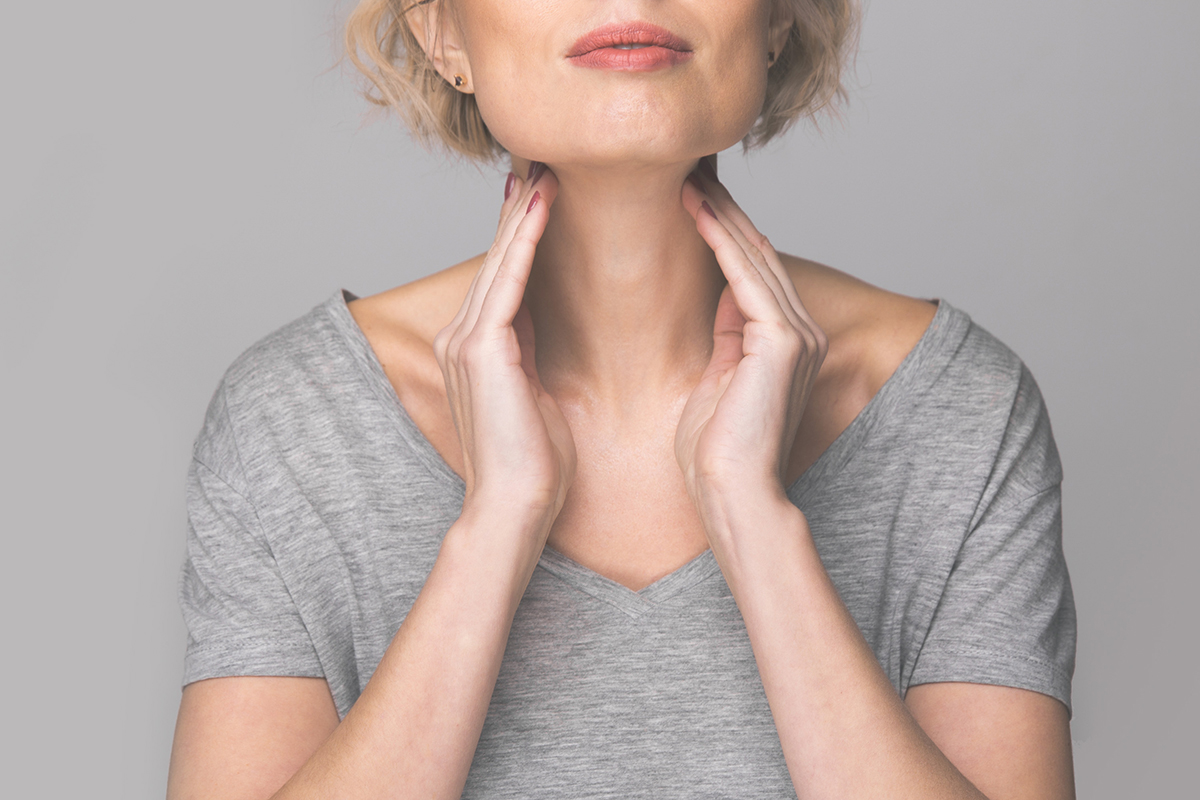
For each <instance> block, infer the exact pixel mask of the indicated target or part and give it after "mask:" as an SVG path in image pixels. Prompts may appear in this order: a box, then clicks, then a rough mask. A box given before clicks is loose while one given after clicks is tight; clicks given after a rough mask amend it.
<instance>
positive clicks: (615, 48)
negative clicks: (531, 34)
mask: <svg viewBox="0 0 1200 800" xmlns="http://www.w3.org/2000/svg"><path fill="white" fill-rule="evenodd" d="M691 57H692V49H691V45H690V44H688V43H687V42H686V41H685V40H684V39H682V38H680V37H679V36H676V35H675V34H674V33H671V31H669V30H667V29H666V28H662V27H659V26H658V25H652V24H650V23H648V22H617V23H611V24H609V25H604V26H602V27H599V28H597V29H596V30H594V31H591V32H590V33H587V34H584V35H583V36H581V37H580V38H579V40H578V41H576V42H575V44H574V46H573V47H572V48H571V50H570V51H569V52H568V53H567V59H568V60H569V61H571V62H572V63H574V64H577V65H578V66H581V67H592V68H596V69H614V70H621V71H632V72H646V71H650V70H656V69H663V68H666V67H671V66H674V65H676V64H680V63H682V62H684V61H687V60H688V59H690V58H691Z"/></svg>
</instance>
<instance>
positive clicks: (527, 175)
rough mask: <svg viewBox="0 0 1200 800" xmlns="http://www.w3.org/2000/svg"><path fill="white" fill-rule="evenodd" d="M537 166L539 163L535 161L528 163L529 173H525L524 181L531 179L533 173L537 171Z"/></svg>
mask: <svg viewBox="0 0 1200 800" xmlns="http://www.w3.org/2000/svg"><path fill="white" fill-rule="evenodd" d="M538 164H539V162H537V161H530V162H529V172H527V173H525V180H526V181H528V180H530V179H531V178H533V173H534V172H536V171H537V168H538Z"/></svg>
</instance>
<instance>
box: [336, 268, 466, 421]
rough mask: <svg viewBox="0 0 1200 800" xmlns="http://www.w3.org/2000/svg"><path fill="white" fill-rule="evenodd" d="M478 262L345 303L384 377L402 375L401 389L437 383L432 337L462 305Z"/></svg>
mask: <svg viewBox="0 0 1200 800" xmlns="http://www.w3.org/2000/svg"><path fill="white" fill-rule="evenodd" d="M482 259H483V255H482V254H481V255H478V256H476V257H474V258H471V259H469V260H467V261H464V262H462V263H460V264H455V265H454V266H452V267H449V268H447V269H444V270H442V271H440V272H435V273H433V274H432V275H429V276H427V277H424V278H421V279H419V280H416V281H413V282H412V283H407V284H404V285H403V286H398V287H396V288H394V289H389V290H388V291H385V292H381V293H379V294H376V295H372V296H370V297H363V298H360V299H357V300H354V301H352V302H351V303H349V309H350V313H351V315H352V316H353V318H354V321H355V322H356V323H357V324H358V327H359V329H360V330H362V332H363V335H364V336H365V337H366V339H367V341H368V342H370V344H371V347H372V349H373V350H374V351H375V355H376V356H377V357H378V359H379V362H380V363H381V364H382V365H383V367H384V370H385V371H386V372H387V373H388V376H389V377H393V378H394V377H395V376H397V375H406V376H407V380H402V381H400V383H401V384H402V385H405V384H410V383H416V384H426V383H429V382H431V381H434V382H436V383H437V384H438V385H440V384H441V372H440V370H438V369H437V364H436V361H434V360H433V339H434V337H435V336H436V335H437V332H438V331H440V330H441V329H442V328H444V327H445V326H446V325H447V324H448V323H449V322H450V321H451V320H452V319H453V318H454V315H455V314H456V313H457V311H458V309H459V307H460V306H461V305H462V301H463V298H464V297H465V296H466V293H467V289H468V287H469V286H470V284H471V280H472V279H473V278H474V276H475V274H476V273H477V272H478V271H479V264H480V262H481V261H482ZM401 399H403V398H401Z"/></svg>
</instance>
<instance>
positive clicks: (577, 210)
mask: <svg viewBox="0 0 1200 800" xmlns="http://www.w3.org/2000/svg"><path fill="white" fill-rule="evenodd" d="M514 166H515V167H523V166H524V165H521V164H519V163H518V164H514ZM693 166H694V164H692V163H683V164H676V165H670V166H666V167H654V168H648V167H643V168H624V169H622V170H619V171H618V170H615V169H614V170H607V171H598V170H584V169H579V168H577V167H572V166H564V167H555V168H554V172H555V176H556V177H557V178H558V182H559V189H558V195H557V198H556V199H555V201H554V206H553V207H552V209H551V214H550V221H549V223H548V225H547V227H546V230H545V232H544V233H543V234H542V239H541V241H540V243H539V244H538V247H537V255H536V257H535V259H534V264H533V271H532V273H531V275H530V279H529V286H528V288H527V290H526V293H525V297H526V304H527V305H528V307H529V311H530V315H531V316H532V318H533V324H534V330H535V332H536V337H537V360H538V370H539V373H540V375H541V377H542V380H543V383H545V385H546V386H547V388H549V389H550V391H551V392H553V393H554V394H555V396H556V397H564V398H575V399H578V400H582V401H585V402H600V403H602V404H604V405H606V406H609V407H610V408H631V407H635V406H636V401H637V400H638V398H639V397H640V398H647V399H648V398H653V397H655V396H659V397H661V396H662V394H663V393H671V394H675V393H677V392H678V389H679V388H680V387H681V386H686V387H688V388H690V387H691V385H692V384H694V382H695V380H696V375H697V373H698V372H699V371H700V370H702V369H703V367H704V364H705V363H706V362H707V360H708V357H709V355H710V353H711V350H712V324H713V317H714V315H715V313H716V306H717V299H718V298H719V296H720V293H721V288H722V287H723V286H724V283H725V279H724V276H723V275H722V273H721V270H720V267H719V266H718V265H717V261H716V257H715V256H714V255H713V253H712V250H710V249H709V247H708V245H707V244H706V243H705V242H704V240H703V239H702V238H701V237H700V234H699V233H697V231H696V223H695V221H694V220H693V219H692V217H691V215H690V214H689V213H688V212H687V210H686V209H684V207H683V204H682V203H681V202H680V193H681V190H682V186H683V181H684V179H685V177H686V176H687V173H688V171H689V170H690V169H691V168H692V167H693Z"/></svg>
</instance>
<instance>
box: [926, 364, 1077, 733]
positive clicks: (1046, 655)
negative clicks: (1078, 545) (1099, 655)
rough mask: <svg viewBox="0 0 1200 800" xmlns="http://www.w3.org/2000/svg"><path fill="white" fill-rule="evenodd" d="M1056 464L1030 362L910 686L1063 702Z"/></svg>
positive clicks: (1070, 616)
mask: <svg viewBox="0 0 1200 800" xmlns="http://www.w3.org/2000/svg"><path fill="white" fill-rule="evenodd" d="M1061 482H1062V471H1061V467H1060V466H1059V459H1058V452H1057V449H1056V448H1055V445H1054V438H1053V435H1052V433H1051V430H1050V422H1049V418H1048V417H1047V415H1046V410H1045V407H1044V405H1043V403H1042V399H1041V395H1040V393H1039V392H1038V389H1037V385H1036V384H1035V383H1034V382H1033V378H1032V376H1030V375H1029V373H1028V370H1023V375H1022V379H1021V386H1020V388H1019V389H1018V392H1017V397H1016V401H1015V402H1014V404H1013V409H1012V415H1011V417H1010V420H1009V424H1008V427H1007V430H1006V432H1005V435H1004V437H1003V441H1002V442H1001V445H1000V449H999V455H998V457H997V459H996V464H995V466H994V469H993V474H992V478H991V480H990V481H989V485H988V488H987V491H986V492H985V494H984V498H983V501H982V502H981V506H980V510H979V512H978V513H977V515H976V520H975V521H974V524H973V525H972V528H971V530H970V531H969V532H968V534H967V535H966V537H965V539H964V540H963V543H962V546H961V548H960V550H959V552H958V555H957V557H956V559H955V561H954V565H953V567H952V569H951V572H950V575H949V577H948V579H947V581H946V584H945V587H944V589H943V591H942V595H941V598H940V600H939V601H938V604H937V608H936V610H935V611H934V615H933V619H932V622H931V624H930V628H929V631H928V634H927V635H926V637H925V640H924V643H923V644H922V646H921V649H920V652H919V654H918V656H917V662H916V665H915V668H914V670H913V673H912V678H911V680H910V681H909V685H910V686H915V685H917V684H922V683H937V682H942V681H962V682H968V683H985V684H993V685H998V686H1012V687H1016V688H1021V689H1029V690H1032V691H1036V692H1041V693H1042V694H1046V695H1049V696H1051V697H1054V698H1056V699H1058V700H1060V701H1062V703H1063V704H1064V705H1066V706H1067V709H1068V710H1070V708H1071V677H1072V674H1073V672H1074V668H1075V604H1074V600H1073V597H1072V593H1071V581H1070V577H1069V576H1068V573H1067V566H1066V561H1065V559H1064V558H1063V549H1062V492H1061Z"/></svg>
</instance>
